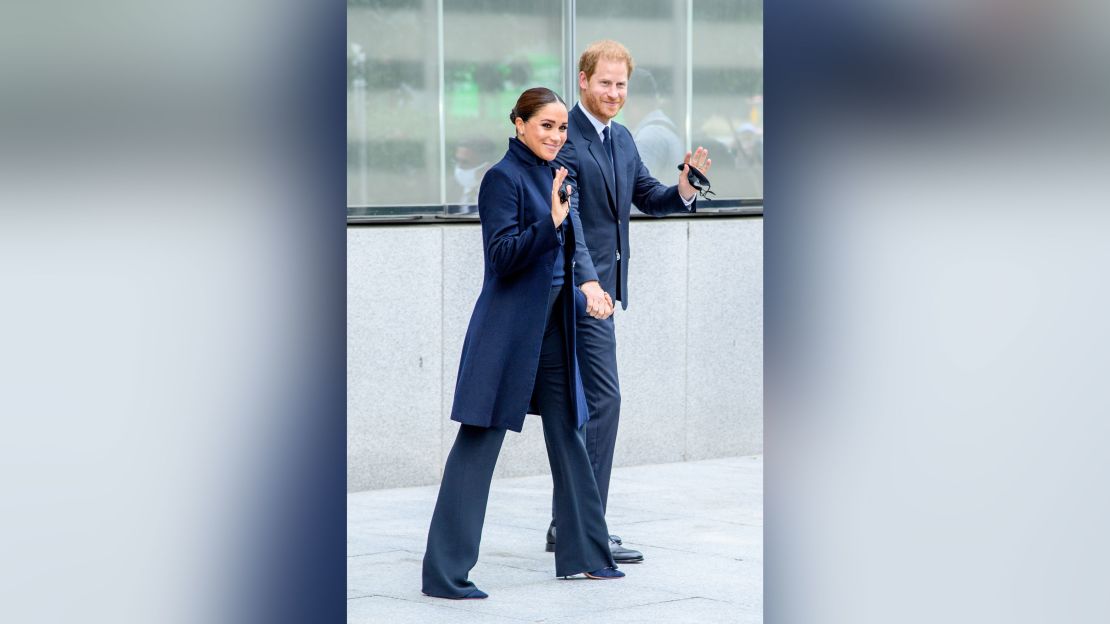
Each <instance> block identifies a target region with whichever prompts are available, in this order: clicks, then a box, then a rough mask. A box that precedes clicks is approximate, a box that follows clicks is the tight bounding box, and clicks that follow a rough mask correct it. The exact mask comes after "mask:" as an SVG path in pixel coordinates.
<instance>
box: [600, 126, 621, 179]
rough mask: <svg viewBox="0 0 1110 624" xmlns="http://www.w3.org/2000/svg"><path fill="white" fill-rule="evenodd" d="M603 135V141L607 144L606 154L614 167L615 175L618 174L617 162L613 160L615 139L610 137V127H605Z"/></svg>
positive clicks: (602, 131)
mask: <svg viewBox="0 0 1110 624" xmlns="http://www.w3.org/2000/svg"><path fill="white" fill-rule="evenodd" d="M601 135H602V136H603V137H604V140H603V141H602V142H603V143H604V144H605V153H607V154H609V164H610V165H612V166H613V175H614V176H615V175H616V173H617V161H616V159H615V158H613V139H612V137H610V135H609V126H605V128H603V129H602V130H601Z"/></svg>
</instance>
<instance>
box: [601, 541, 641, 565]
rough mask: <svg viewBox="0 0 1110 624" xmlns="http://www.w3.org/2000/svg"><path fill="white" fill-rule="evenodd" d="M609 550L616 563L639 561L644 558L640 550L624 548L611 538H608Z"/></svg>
mask: <svg viewBox="0 0 1110 624" xmlns="http://www.w3.org/2000/svg"><path fill="white" fill-rule="evenodd" d="M609 551H610V552H612V553H613V561H615V562H617V563H640V562H642V561H643V560H644V554H643V553H642V552H640V551H638V550H632V549H631V548H625V547H624V546H621V545H620V542H617V541H615V540H613V539H612V538H610V539H609Z"/></svg>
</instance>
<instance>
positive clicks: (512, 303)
mask: <svg viewBox="0 0 1110 624" xmlns="http://www.w3.org/2000/svg"><path fill="white" fill-rule="evenodd" d="M554 179H555V168H554V167H553V166H552V165H551V163H549V162H548V161H546V160H543V159H541V158H539V157H538V156H536V155H535V154H533V153H532V150H530V149H528V146H526V145H524V144H523V143H521V142H520V141H519V140H517V139H515V138H514V139H509V151H508V152H506V153H505V156H504V158H502V159H501V160H500V162H498V163H497V164H496V165H494V166H493V167H491V168H490V170H489V171H487V172H486V175H485V177H483V178H482V185H481V187H480V188H479V190H478V214H479V217H480V218H481V222H482V244H483V247H484V248H485V277H484V279H483V281H482V292H481V294H480V295H478V302H477V303H475V304H474V313H473V314H472V315H471V317H470V326H469V327H468V328H467V330H466V339H465V340H464V342H463V348H462V360H461V362H460V363H459V375H458V379H457V380H456V382H455V400H454V403H453V405H452V407H451V420H456V421H458V422H461V423H464V424H467V425H475V426H479V427H495V428H502V429H511V430H512V431H517V432H519V431H520V430H521V429H522V428H523V426H524V416H525V415H526V414H527V413H529V412H530V413H537V412H536V411H535V409H534V406H532V405H531V399H532V391H533V388H534V387H535V382H536V371H537V370H538V368H539V358H540V348H541V346H542V343H543V336H544V330H545V318H546V316H547V299H548V294H549V293H550V291H551V283H552V275H553V269H554V266H555V256H556V255H557V253H556V252H557V250H558V247H559V240H558V237H557V234H556V231H555V225H554V224H553V223H552V221H551V183H552V181H554ZM572 210H573V209H572ZM575 221H577V216H575V217H574V219H573V220H572V219H570V218H568V219H566V220H565V221H564V224H565V227H564V235H563V239H564V242H563V245H564V247H563V250H564V251H563V256H564V261H565V265H564V271H565V273H564V274H565V276H566V278H567V279H565V280H564V281H563V288H564V289H565V292H564V295H569V296H563V298H562V303H563V310H562V314H561V316H562V318H563V319H564V330H565V331H564V335H565V336H566V343H567V344H566V350H565V353H566V354H567V370H568V371H569V373H570V375H569V377H568V378H569V379H572V380H574V387H573V390H574V392H573V396H568V397H567V400H568V404H569V405H572V406H574V408H575V414H574V415H573V416H570V417H573V418H575V420H576V423H577V425H578V426H579V427H581V426H582V425H583V424H585V422H586V420H587V419H588V418H589V414H588V411H587V409H586V398H585V394H584V393H583V391H582V380H581V376H580V374H579V373H578V366H577V360H576V358H575V356H574V353H575V349H574V329H575V319H576V318H577V316H578V315H579V314H584V313H585V298H584V296H583V295H582V293H581V291H579V290H578V289H577V288H575V286H574V280H573V279H570V277H571V275H572V271H573V259H572V256H573V255H574V249H575V230H576V227H575ZM559 312H560V311H559V310H553V311H552V314H558V313H559ZM568 395H569V392H568Z"/></svg>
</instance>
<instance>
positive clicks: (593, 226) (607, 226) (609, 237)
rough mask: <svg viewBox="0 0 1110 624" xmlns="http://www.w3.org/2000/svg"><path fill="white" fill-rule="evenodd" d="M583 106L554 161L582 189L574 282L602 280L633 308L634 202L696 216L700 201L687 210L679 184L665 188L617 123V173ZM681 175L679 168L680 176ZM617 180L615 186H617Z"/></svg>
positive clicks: (577, 199)
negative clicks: (631, 249) (630, 242)
mask: <svg viewBox="0 0 1110 624" xmlns="http://www.w3.org/2000/svg"><path fill="white" fill-rule="evenodd" d="M580 106H581V104H579V105H578V106H575V107H573V108H571V109H570V120H569V123H568V127H567V142H566V144H565V145H563V148H562V149H561V150H559V155H558V156H556V157H555V161H554V162H555V164H556V165H561V166H563V167H566V168H567V171H568V172H569V175H568V176H567V179H568V180H569V181H570V183H571V184H573V185H574V186H575V191H576V192H575V193H574V194H573V195H571V207H572V208H573V210H572V211H571V215H572V217H575V218H576V219H581V223H579V222H578V221H575V223H574V225H575V228H577V231H578V232H579V233H580V235H579V236H578V239H577V244H576V247H575V253H574V263H573V266H574V283H575V284H582V283H583V282H588V281H590V280H595V279H596V280H598V281H599V282H600V283H601V287H602V288H603V289H604V290H605V291H606V292H608V293H609V294H610V295H611V296H612V297H613V300H614V301H618V300H619V301H620V302H621V306H622V307H624V308H625V309H627V308H628V256H629V245H628V213H629V212H630V211H631V209H632V204H633V203H635V204H636V207H637V208H639V209H640V210H641V211H643V212H645V213H647V214H650V215H653V216H657V217H661V216H663V215H667V214H671V213H674V212H686V211H689V212H693V211H694V209H695V206H696V202H695V203H694V204H691V205H690V207H689V208H687V207H686V206H685V204H683V203H682V198H681V197H679V195H678V186H677V185H675V186H664V185H663V183H662V182H660V181H659V180H656V179H655V178H653V177H652V176H651V173H649V172H648V170H647V167H645V166H644V163H643V162H642V161H641V160H640V153H639V152H638V151H636V143H635V142H633V140H632V133H631V132H629V131H628V128H626V127H624V126H622V125H621V124H619V123H616V122H611V124H610V130H609V132H610V135H611V136H612V137H613V148H614V153H613V157H614V160H615V161H616V171H615V172H614V171H613V166H612V164H611V163H610V161H609V155H608V154H607V153H606V151H605V147H604V145H603V144H602V142H601V138H600V137H599V136H598V135H597V132H596V131H595V130H594V127H593V125H592V124H590V120H589V119H587V118H586V114H585V113H583V112H582V110H581V109H580V108H579V107H580ZM675 166H676V167H677V166H678V163H675ZM660 173H662V172H660ZM677 173H678V172H677V170H676V171H675V174H676V178H677ZM614 176H615V182H611V181H612V180H614ZM583 235H584V236H583Z"/></svg>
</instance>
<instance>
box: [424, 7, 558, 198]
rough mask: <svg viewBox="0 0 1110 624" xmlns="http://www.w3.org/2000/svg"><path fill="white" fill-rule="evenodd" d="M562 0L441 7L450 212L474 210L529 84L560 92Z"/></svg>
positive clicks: (510, 134) (511, 132)
mask: <svg viewBox="0 0 1110 624" xmlns="http://www.w3.org/2000/svg"><path fill="white" fill-rule="evenodd" d="M562 36H563V34H562V3H559V2H550V1H547V0H524V1H521V0H452V1H450V2H444V7H443V39H444V41H443V45H444V58H445V62H444V64H445V68H444V94H443V98H444V110H445V123H444V128H445V134H446V142H447V145H446V149H447V170H446V172H445V174H446V178H447V179H446V193H447V197H446V201H447V204H448V208H447V211H448V213H452V214H454V213H468V212H476V211H477V206H476V205H475V204H476V203H477V201H478V185H479V184H480V183H481V181H482V176H483V175H485V172H486V170H487V169H489V167H490V166H492V165H493V164H494V163H496V162H497V161H499V160H501V157H502V156H503V155H504V154H505V150H506V149H507V147H508V141H509V138H510V137H511V136H513V126H512V124H511V123H510V122H509V111H511V110H512V108H513V105H514V104H516V99H517V97H519V96H520V94H521V92H523V91H524V90H525V89H528V88H531V87H548V88H549V89H553V90H554V91H555V92H556V93H558V94H559V95H562V96H564V99H566V98H565V95H566V94H564V93H563V92H562V91H563V89H562V75H563V73H562V72H563V63H562V60H561V58H560V53H561V50H562Z"/></svg>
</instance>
